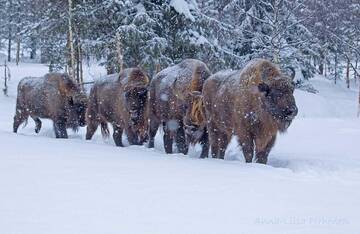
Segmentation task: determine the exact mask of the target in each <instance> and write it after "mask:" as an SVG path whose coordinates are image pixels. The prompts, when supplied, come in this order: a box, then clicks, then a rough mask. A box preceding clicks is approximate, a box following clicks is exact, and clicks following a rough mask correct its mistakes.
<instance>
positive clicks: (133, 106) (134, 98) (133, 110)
mask: <svg viewBox="0 0 360 234" xmlns="http://www.w3.org/2000/svg"><path fill="white" fill-rule="evenodd" d="M147 94H148V89H147V88H146V87H133V88H131V89H127V90H125V107H126V110H127V111H128V112H129V116H130V121H131V124H132V125H141V124H143V121H144V118H145V110H146V102H147V97H148V96H147Z"/></svg>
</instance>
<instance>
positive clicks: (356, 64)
mask: <svg viewBox="0 0 360 234" xmlns="http://www.w3.org/2000/svg"><path fill="white" fill-rule="evenodd" d="M357 68H358V59H357V58H356V60H355V69H354V82H355V84H356V82H357V74H356V72H357Z"/></svg>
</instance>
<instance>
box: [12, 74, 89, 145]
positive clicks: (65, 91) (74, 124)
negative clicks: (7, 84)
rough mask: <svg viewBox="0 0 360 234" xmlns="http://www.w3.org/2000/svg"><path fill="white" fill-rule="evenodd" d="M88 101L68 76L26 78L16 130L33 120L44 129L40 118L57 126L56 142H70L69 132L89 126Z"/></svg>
mask: <svg viewBox="0 0 360 234" xmlns="http://www.w3.org/2000/svg"><path fill="white" fill-rule="evenodd" d="M86 105H87V97H86V95H85V94H84V93H83V92H82V91H81V90H80V88H79V87H78V85H77V84H75V83H74V82H73V81H72V80H71V79H70V77H69V76H68V75H67V74H61V73H48V74H46V75H45V76H44V77H26V78H24V79H22V80H21V81H20V82H19V85H18V94H17V100H16V114H15V117H14V129H13V131H14V132H15V133H16V132H17V130H18V128H19V126H20V125H21V124H22V123H23V122H24V121H27V119H28V117H29V116H30V117H31V118H32V119H33V120H34V121H35V124H36V128H35V132H36V133H38V132H39V131H40V129H41V120H40V118H46V119H51V120H52V121H53V122H54V131H55V136H56V138H67V137H68V135H67V132H66V128H73V129H74V130H77V128H78V127H79V126H85V123H86V122H85V113H86Z"/></svg>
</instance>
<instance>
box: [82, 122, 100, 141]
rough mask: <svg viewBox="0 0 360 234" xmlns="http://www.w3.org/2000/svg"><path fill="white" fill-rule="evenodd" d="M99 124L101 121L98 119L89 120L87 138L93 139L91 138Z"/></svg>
mask: <svg viewBox="0 0 360 234" xmlns="http://www.w3.org/2000/svg"><path fill="white" fill-rule="evenodd" d="M98 126H99V123H98V122H97V121H88V123H87V126H86V138H85V139H86V140H91V138H92V137H93V136H94V134H95V132H96V130H97V128H98Z"/></svg>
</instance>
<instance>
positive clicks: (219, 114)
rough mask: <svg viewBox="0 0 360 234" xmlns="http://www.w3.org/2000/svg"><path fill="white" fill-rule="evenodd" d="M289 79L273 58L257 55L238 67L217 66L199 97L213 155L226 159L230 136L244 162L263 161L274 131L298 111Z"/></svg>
mask: <svg viewBox="0 0 360 234" xmlns="http://www.w3.org/2000/svg"><path fill="white" fill-rule="evenodd" d="M293 92H294V84H293V82H292V79H291V78H290V77H288V76H286V75H285V74H283V73H282V72H281V71H280V70H279V68H278V67H277V66H276V65H274V64H273V63H271V62H269V61H267V60H263V59H256V60H253V61H250V62H249V63H248V64H247V65H246V66H245V68H243V69H242V70H241V71H221V72H218V73H216V74H214V75H212V76H211V77H210V78H209V79H207V80H206V81H205V84H204V87H203V92H202V95H201V97H198V99H201V100H202V102H203V107H204V109H205V110H204V112H205V113H203V114H204V116H203V119H204V121H206V122H207V128H208V132H209V139H210V146H211V154H212V157H214V158H222V159H223V158H224V155H225V150H226V148H227V146H228V144H229V142H230V140H231V137H232V136H233V135H235V136H237V139H238V142H239V144H240V145H241V147H242V150H243V153H244V156H245V160H246V162H252V160H253V155H254V152H255V155H256V162H258V163H266V162H267V158H268V154H269V152H270V150H271V148H272V147H273V145H274V143H275V139H276V135H277V133H278V131H280V132H281V133H282V132H285V131H286V129H287V128H288V127H289V125H290V124H291V122H292V120H293V119H294V118H295V116H296V115H297V111H298V110H297V107H296V103H295V98H294V95H293Z"/></svg>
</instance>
